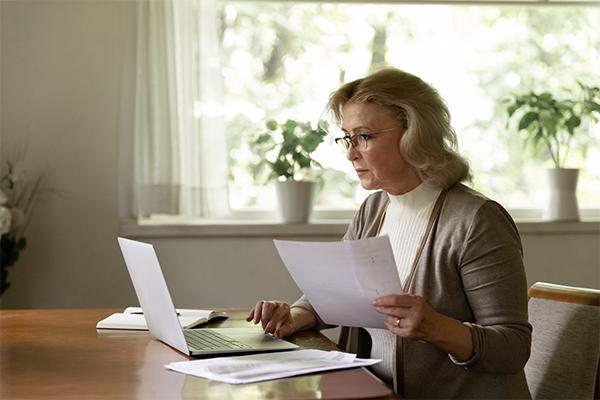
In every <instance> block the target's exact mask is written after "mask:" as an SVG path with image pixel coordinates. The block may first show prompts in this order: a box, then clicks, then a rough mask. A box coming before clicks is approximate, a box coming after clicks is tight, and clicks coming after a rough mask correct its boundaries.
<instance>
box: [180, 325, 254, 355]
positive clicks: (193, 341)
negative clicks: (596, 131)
mask: <svg viewBox="0 0 600 400" xmlns="http://www.w3.org/2000/svg"><path fill="white" fill-rule="evenodd" d="M183 335H184V336H185V341H186V342H187V344H188V346H189V347H190V348H191V349H193V350H200V351H203V350H222V349H227V350H238V349H249V348H250V346H248V345H245V344H244V343H242V342H239V341H237V340H235V339H233V338H230V337H228V336H225V335H221V334H220V333H217V332H215V331H213V330H211V329H184V330H183Z"/></svg>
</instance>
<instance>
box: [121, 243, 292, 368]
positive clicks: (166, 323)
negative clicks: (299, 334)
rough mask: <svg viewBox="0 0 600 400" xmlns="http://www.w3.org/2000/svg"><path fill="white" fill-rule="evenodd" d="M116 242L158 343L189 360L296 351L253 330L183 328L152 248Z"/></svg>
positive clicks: (147, 245)
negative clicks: (229, 355)
mask: <svg viewBox="0 0 600 400" xmlns="http://www.w3.org/2000/svg"><path fill="white" fill-rule="evenodd" d="M118 242H119V246H120V247H121V252H122V253H123V258H124V259H125V264H126V265H127V269H128V270H129V276H130V277H131V281H132V282H133V287H134V289H135V293H136V294H137V297H138V300H139V302H140V306H141V307H142V311H143V312H144V316H145V318H146V323H147V325H148V329H149V330H150V333H151V334H152V335H153V336H154V337H156V338H157V339H158V340H160V341H162V342H164V343H166V344H168V345H169V346H171V347H173V348H175V349H177V350H179V351H181V352H182V353H185V354H187V355H192V356H197V355H211V354H227V353H249V352H253V353H255V352H264V351H277V350H292V349H297V348H298V346H297V345H295V344H293V343H290V342H287V341H285V340H281V339H277V338H276V337H274V336H272V335H265V334H264V333H262V332H261V331H257V330H256V329H254V328H213V329H210V328H205V329H184V328H182V327H181V325H180V324H179V320H178V318H177V312H176V311H175V306H174V305H173V300H171V295H170V293H169V289H168V288H167V283H166V282H165V278H164V276H163V273H162V270H161V269H160V264H159V263H158V257H157V256H156V252H155V251H154V247H153V246H152V245H151V244H148V243H142V242H137V241H135V240H129V239H124V238H118Z"/></svg>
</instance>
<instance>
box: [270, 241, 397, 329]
mask: <svg viewBox="0 0 600 400" xmlns="http://www.w3.org/2000/svg"><path fill="white" fill-rule="evenodd" d="M273 242H274V243H275V247H276V248H277V251H278V252H279V255H280V257H281V259H282V260H283V263H284V264H285V266H286V267H287V270H288V271H289V273H290V275H291V276H292V278H293V279H294V281H295V282H296V284H297V285H298V287H299V288H300V290H302V292H304V294H305V295H306V297H307V298H308V300H309V301H310V303H311V304H312V306H313V307H314V308H315V310H316V311H317V313H318V314H319V316H320V317H321V318H322V319H323V321H325V322H326V323H328V324H332V325H342V326H360V327H368V328H381V329H386V327H385V324H384V319H385V317H384V316H383V315H382V314H379V313H378V312H376V311H375V309H374V308H373V306H372V305H371V302H372V301H373V299H375V298H377V297H380V296H384V295H387V294H399V293H402V285H401V284H400V277H399V276H398V270H397V267H396V262H395V261H394V255H393V253H392V247H391V245H390V240H389V238H388V237H387V236H378V237H372V238H367V239H362V240H347V241H340V242H295V241H284V240H274V241H273Z"/></svg>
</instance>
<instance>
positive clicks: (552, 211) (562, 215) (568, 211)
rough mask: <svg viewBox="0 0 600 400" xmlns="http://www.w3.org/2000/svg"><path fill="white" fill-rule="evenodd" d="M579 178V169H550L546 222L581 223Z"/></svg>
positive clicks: (545, 212) (545, 213)
mask: <svg viewBox="0 0 600 400" xmlns="http://www.w3.org/2000/svg"><path fill="white" fill-rule="evenodd" d="M578 176H579V170H578V169H568V168H550V169H548V203H547V204H546V208H545V209H544V214H543V215H544V219H545V220H547V221H579V206H578V205H577V178H578Z"/></svg>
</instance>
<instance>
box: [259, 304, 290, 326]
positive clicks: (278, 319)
mask: <svg viewBox="0 0 600 400" xmlns="http://www.w3.org/2000/svg"><path fill="white" fill-rule="evenodd" d="M289 317H290V306H289V305H288V304H287V303H275V304H274V310H273V314H272V315H271V318H270V320H269V322H268V323H267V325H266V326H265V333H273V332H274V331H275V330H276V329H277V326H278V325H280V324H281V323H282V322H285V321H287V320H288V318H289Z"/></svg>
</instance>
